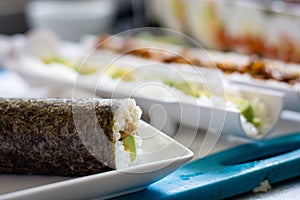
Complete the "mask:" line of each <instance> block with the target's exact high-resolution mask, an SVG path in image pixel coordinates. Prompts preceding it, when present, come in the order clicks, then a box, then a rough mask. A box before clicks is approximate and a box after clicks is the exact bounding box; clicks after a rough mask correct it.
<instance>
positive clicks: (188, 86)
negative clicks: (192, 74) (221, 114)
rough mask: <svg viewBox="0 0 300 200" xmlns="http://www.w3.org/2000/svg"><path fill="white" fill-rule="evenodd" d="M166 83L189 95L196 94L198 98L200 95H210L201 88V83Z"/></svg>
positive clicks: (165, 82)
mask: <svg viewBox="0 0 300 200" xmlns="http://www.w3.org/2000/svg"><path fill="white" fill-rule="evenodd" d="M164 84H165V85H167V86H170V87H174V88H176V89H178V90H180V91H182V92H183V93H184V94H186V95H189V96H194V97H197V98H198V97H200V95H208V93H207V92H206V91H204V90H203V89H202V88H201V84H199V85H198V84H195V83H191V82H188V81H182V82H175V81H164Z"/></svg>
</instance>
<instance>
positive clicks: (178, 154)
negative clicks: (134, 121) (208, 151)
mask: <svg viewBox="0 0 300 200" xmlns="http://www.w3.org/2000/svg"><path fill="white" fill-rule="evenodd" d="M139 132H140V135H141V137H142V139H143V146H142V150H143V153H142V155H141V160H140V163H139V164H138V165H137V166H134V167H131V168H128V169H124V170H122V171H120V170H114V171H110V172H105V173H100V174H95V175H90V176H86V177H81V178H74V179H70V180H65V181H64V179H66V178H62V177H45V176H29V175H28V176H25V175H23V176H22V175H0V194H2V196H1V195H0V199H1V200H3V199H89V198H96V197H97V198H99V197H102V198H104V197H112V196H116V195H118V194H124V193H127V192H129V191H135V190H140V189H143V188H145V187H146V186H147V185H149V184H151V183H153V182H154V181H156V180H158V179H161V178H162V177H164V176H166V175H168V174H169V173H171V172H173V171H174V170H176V169H177V168H178V167H179V166H181V165H182V164H184V163H185V162H187V161H189V160H190V159H191V158H192V157H193V153H192V152H191V151H190V150H188V149H187V148H186V147H184V146H182V145H181V144H179V143H178V142H176V141H174V140H173V139H171V138H169V137H168V136H166V135H165V134H163V133H162V132H160V131H158V130H157V129H155V128H153V127H151V126H149V125H148V124H146V123H142V126H141V128H140V130H139ZM120 180H122V181H120ZM51 182H56V183H53V184H47V183H51ZM45 184H46V185H45ZM39 185H43V186H39ZM36 186H39V187H36ZM24 188H29V189H25V190H20V189H24ZM18 190H20V191H18ZM14 191H16V192H14ZM8 192H10V193H8Z"/></svg>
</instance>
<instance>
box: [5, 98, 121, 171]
mask: <svg viewBox="0 0 300 200" xmlns="http://www.w3.org/2000/svg"><path fill="white" fill-rule="evenodd" d="M118 105H119V102H118V101H109V100H99V99H90V100H71V99H1V98H0V173H22V174H44V175H60V176H84V175H89V174H95V173H99V172H103V171H108V170H112V169H113V168H115V155H114V144H113V143H114V139H113V131H112V126H113V123H114V116H113V113H114V109H116V107H117V106H118ZM93 117H94V119H96V120H93ZM81 125H82V127H80V126H81ZM99 125H100V126H99ZM100 129H101V130H100ZM103 136H105V137H103ZM103 138H105V139H106V140H105V141H103V140H104V139H103ZM107 138H108V139H109V140H107ZM93 155H94V156H93ZM97 155H100V157H97ZM95 156H96V158H97V159H96V158H95ZM99 159H102V160H101V162H100V161H99Z"/></svg>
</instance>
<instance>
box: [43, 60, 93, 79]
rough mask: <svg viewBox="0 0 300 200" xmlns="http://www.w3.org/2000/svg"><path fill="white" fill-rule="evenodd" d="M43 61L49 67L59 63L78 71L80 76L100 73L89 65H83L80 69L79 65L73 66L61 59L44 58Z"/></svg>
mask: <svg viewBox="0 0 300 200" xmlns="http://www.w3.org/2000/svg"><path fill="white" fill-rule="evenodd" d="M42 61H43V62H44V63H45V64H47V65H49V64H51V63H59V64H62V65H65V66H66V67H69V68H71V69H73V70H75V71H77V72H78V73H79V74H84V75H89V74H95V73H97V71H98V70H97V69H96V68H95V67H92V66H89V65H83V66H82V67H80V66H79V65H76V64H73V63H71V62H68V61H66V60H64V59H63V58H59V57H54V58H42Z"/></svg>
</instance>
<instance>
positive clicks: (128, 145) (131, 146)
mask: <svg viewBox="0 0 300 200" xmlns="http://www.w3.org/2000/svg"><path fill="white" fill-rule="evenodd" d="M122 142H123V145H124V148H125V151H127V152H130V159H131V161H134V160H135V159H136V146H135V139H134V136H133V135H127V136H126V137H125V138H124V139H122Z"/></svg>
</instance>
